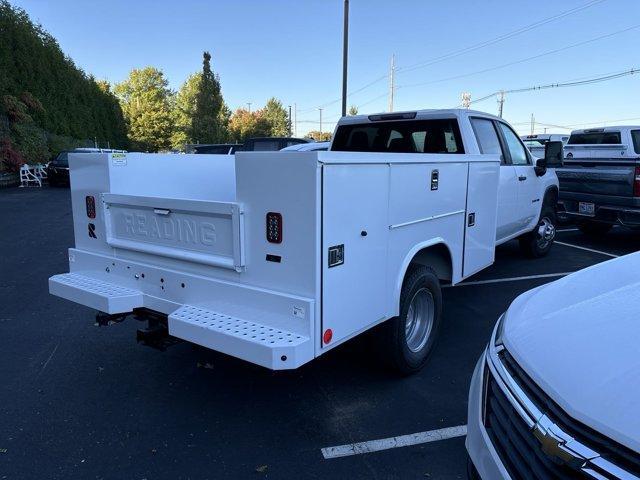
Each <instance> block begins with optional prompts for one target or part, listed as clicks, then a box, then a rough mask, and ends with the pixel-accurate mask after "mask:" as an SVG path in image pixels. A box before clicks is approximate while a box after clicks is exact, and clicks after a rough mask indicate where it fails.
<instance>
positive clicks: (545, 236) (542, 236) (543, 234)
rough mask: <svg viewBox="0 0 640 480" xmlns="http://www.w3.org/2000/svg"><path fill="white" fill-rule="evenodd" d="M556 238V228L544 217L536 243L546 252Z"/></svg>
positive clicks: (539, 226)
mask: <svg viewBox="0 0 640 480" xmlns="http://www.w3.org/2000/svg"><path fill="white" fill-rule="evenodd" d="M555 237H556V227H555V225H554V224H553V223H551V220H549V218H548V217H543V218H542V220H540V223H539V224H538V230H537V231H536V243H537V244H538V248H540V249H541V250H544V249H545V248H547V247H548V246H549V244H550V243H551V242H553V239H554V238H555Z"/></svg>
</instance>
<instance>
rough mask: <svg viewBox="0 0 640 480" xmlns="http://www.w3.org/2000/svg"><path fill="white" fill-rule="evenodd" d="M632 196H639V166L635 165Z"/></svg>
mask: <svg viewBox="0 0 640 480" xmlns="http://www.w3.org/2000/svg"><path fill="white" fill-rule="evenodd" d="M633 196H634V197H640V167H636V171H635V173H634V177H633Z"/></svg>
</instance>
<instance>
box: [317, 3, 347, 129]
mask: <svg viewBox="0 0 640 480" xmlns="http://www.w3.org/2000/svg"><path fill="white" fill-rule="evenodd" d="M348 54H349V0H344V26H343V28H342V116H343V117H344V116H345V115H346V114H347V56H348ZM320 115H321V116H322V113H321V114H320ZM321 123H322V122H321ZM320 130H322V128H321V129H320Z"/></svg>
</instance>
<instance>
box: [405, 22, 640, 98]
mask: <svg viewBox="0 0 640 480" xmlns="http://www.w3.org/2000/svg"><path fill="white" fill-rule="evenodd" d="M639 27H640V24H637V25H632V26H630V27H627V28H623V29H622V30H616V31H615V32H611V33H607V34H605V35H600V36H598V37H594V38H590V39H588V40H584V41H582V42H578V43H574V44H572V45H567V46H564V47H560V48H556V49H553V50H549V51H546V52H543V53H539V54H537V55H532V56H530V57H526V58H521V59H519V60H514V61H513V62H508V63H503V64H502V65H496V66H495V67H489V68H484V69H482V70H476V71H475V72H468V73H463V74H460V75H454V76H451V77H446V78H441V79H438V80H430V81H428V82H420V83H412V84H408V85H402V87H404V88H411V87H421V86H424V85H431V84H434V83H441V82H448V81H451V80H458V79H460V78H466V77H471V76H473V75H479V74H481V73H487V72H491V71H493V70H499V69H501V68H506V67H510V66H513V65H517V64H519V63H524V62H528V61H531V60H535V59H538V58H541V57H545V56H547V55H552V54H555V53H559V52H563V51H565V50H569V49H571V48H576V47H580V46H582V45H587V44H589V43H593V42H597V41H598V40H602V39H605V38H609V37H613V36H614V35H619V34H621V33H625V32H628V31H630V30H634V29H636V28H639Z"/></svg>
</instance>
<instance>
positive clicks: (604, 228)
mask: <svg viewBox="0 0 640 480" xmlns="http://www.w3.org/2000/svg"><path fill="white" fill-rule="evenodd" d="M578 228H579V229H580V231H581V232H582V233H584V234H585V235H589V236H590V237H601V236H603V235H605V234H606V233H607V232H608V231H609V230H611V229H612V228H613V225H611V224H610V223H602V222H588V221H587V222H581V223H579V224H578Z"/></svg>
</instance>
